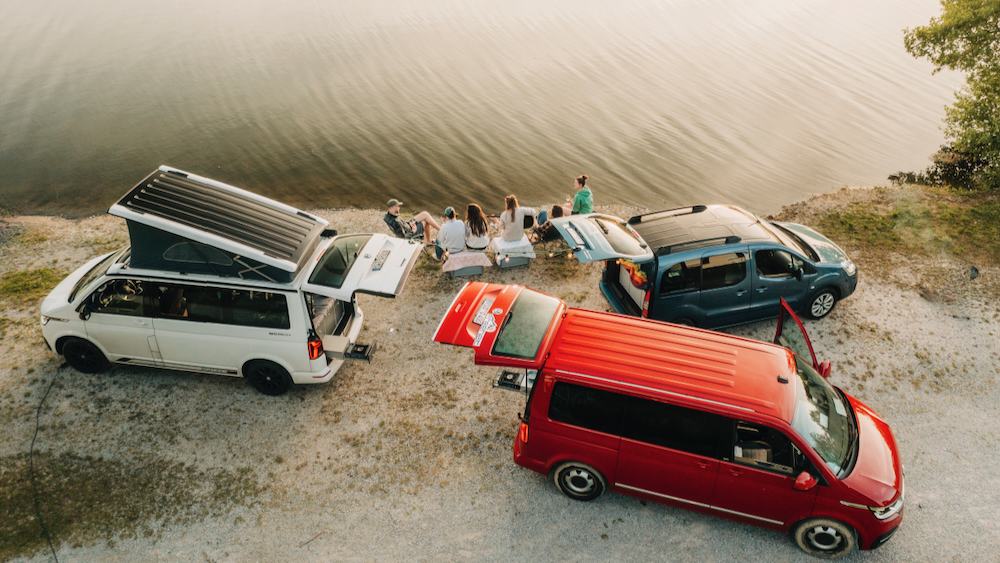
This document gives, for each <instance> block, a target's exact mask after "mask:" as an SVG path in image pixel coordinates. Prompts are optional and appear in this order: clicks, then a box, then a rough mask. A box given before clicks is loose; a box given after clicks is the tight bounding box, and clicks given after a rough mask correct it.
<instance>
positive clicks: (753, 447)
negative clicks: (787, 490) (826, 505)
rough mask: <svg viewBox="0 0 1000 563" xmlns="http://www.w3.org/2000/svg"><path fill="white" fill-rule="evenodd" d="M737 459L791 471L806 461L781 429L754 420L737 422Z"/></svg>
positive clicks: (735, 446) (773, 469) (782, 471)
mask: <svg viewBox="0 0 1000 563" xmlns="http://www.w3.org/2000/svg"><path fill="white" fill-rule="evenodd" d="M733 461H735V462H737V463H743V464H746V465H751V466H755V467H760V468H765V469H770V470H772V471H777V472H779V473H785V474H788V475H791V474H792V473H794V471H795V469H797V468H798V467H799V466H801V465H802V454H801V453H800V452H799V450H798V448H796V447H795V444H793V443H792V441H791V440H789V439H788V437H786V436H785V435H784V434H782V433H781V432H779V431H777V430H775V429H773V428H768V427H767V426H764V425H763V424H756V423H753V422H745V421H742V420H740V421H737V422H736V443H735V444H734V445H733Z"/></svg>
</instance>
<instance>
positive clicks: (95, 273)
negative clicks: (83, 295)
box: [69, 251, 121, 303]
mask: <svg viewBox="0 0 1000 563" xmlns="http://www.w3.org/2000/svg"><path fill="white" fill-rule="evenodd" d="M120 252H121V251H118V252H114V253H112V254H109V255H108V257H107V258H105V259H104V260H101V261H100V262H98V263H97V265H96V266H94V267H93V268H91V269H90V271H89V272H87V273H86V275H84V276H83V277H82V278H80V281H78V282H76V285H74V286H73V291H71V292H70V294H69V303H72V302H73V300H74V299H76V296H77V295H79V294H80V290H81V289H84V288H85V287H87V286H88V285H90V283H91V282H93V281H94V280H96V279H97V278H99V277H101V276H103V275H104V273H105V272H107V271H108V268H110V267H111V263H112V262H114V261H115V257H116V256H118V254H120Z"/></svg>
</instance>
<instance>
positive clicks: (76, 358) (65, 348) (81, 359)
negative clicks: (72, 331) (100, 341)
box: [62, 338, 108, 373]
mask: <svg viewBox="0 0 1000 563" xmlns="http://www.w3.org/2000/svg"><path fill="white" fill-rule="evenodd" d="M62 354H63V357H64V358H66V363H67V364H69V365H70V367H72V368H73V369H75V370H76V371H78V372H81V373H100V372H102V371H104V370H106V369H108V359H107V358H106V357H104V352H101V350H100V348H98V347H97V346H94V345H93V344H92V343H91V342H88V341H86V340H84V339H82V338H67V339H66V342H63V345H62Z"/></svg>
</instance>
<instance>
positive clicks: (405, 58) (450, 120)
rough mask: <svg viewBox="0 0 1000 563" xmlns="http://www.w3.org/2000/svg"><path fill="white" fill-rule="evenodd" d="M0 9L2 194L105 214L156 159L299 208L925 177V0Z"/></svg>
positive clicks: (50, 4) (8, 1) (946, 95)
mask: <svg viewBox="0 0 1000 563" xmlns="http://www.w3.org/2000/svg"><path fill="white" fill-rule="evenodd" d="M0 1H2V3H3V5H4V7H3V14H4V17H3V18H2V19H0V77H2V79H0V205H6V206H8V207H14V208H16V209H19V210H20V211H24V212H36V213H58V214H64V215H69V216H79V215H83V214H90V213H101V212H103V211H104V210H106V209H107V208H108V207H109V206H110V205H111V204H112V203H113V202H114V201H116V200H117V199H118V198H119V197H120V196H121V195H122V194H123V193H124V192H125V191H127V190H128V189H129V188H131V187H132V186H133V185H135V184H136V183H137V182H138V181H139V180H141V179H142V178H144V177H145V175H146V174H148V173H149V172H151V171H152V170H153V169H155V168H156V167H157V166H159V165H160V164H167V165H170V166H174V167H176V168H180V169H183V170H187V171H189V172H192V173H196V174H201V175H203V176H208V177H210V178H214V179H217V180H221V181H224V182H228V183H231V184H234V185H236V186H239V187H242V188H246V189H249V190H252V191H255V192H259V193H261V194H264V195H267V196H270V197H274V198H277V199H279V200H281V201H284V202H286V203H289V204H291V205H296V206H303V207H329V206H345V205H358V206H378V207H382V206H384V203H385V201H386V200H388V199H389V198H390V197H397V198H399V199H402V200H403V201H404V202H406V204H407V205H406V206H405V207H404V211H405V210H409V211H418V210H419V209H421V208H427V209H429V210H431V211H432V212H434V213H436V214H440V213H441V211H442V209H443V208H444V207H445V206H446V205H454V206H456V207H458V206H462V205H464V204H466V203H468V202H469V201H475V202H479V203H481V204H483V207H484V208H485V209H487V211H491V212H498V211H500V210H501V208H502V197H503V196H504V195H505V194H508V193H514V194H517V195H518V197H519V199H520V200H521V202H522V204H528V205H531V204H540V203H547V202H548V203H551V202H553V201H555V200H561V199H562V198H563V197H565V196H566V195H568V194H570V193H571V192H572V179H573V178H574V177H575V176H577V175H579V174H581V173H586V174H588V175H589V176H590V177H591V182H590V183H591V186H592V188H593V190H594V197H595V200H596V202H597V203H598V204H605V203H635V204H641V205H645V206H649V207H654V208H656V207H667V206H676V205H686V204H691V203H713V202H732V203H736V204H740V205H743V206H745V207H747V208H749V209H751V210H753V211H756V212H760V213H767V212H773V211H777V210H778V209H779V208H780V206H781V205H782V204H783V203H789V202H791V201H795V200H798V199H802V198H804V197H807V196H809V195H810V194H813V193H818V192H824V191H829V190H831V189H835V188H837V187H840V186H845V185H849V186H854V185H871V184H884V183H886V182H887V181H886V177H887V176H888V175H889V174H891V173H893V172H896V171H899V170H917V169H922V168H924V167H926V166H927V164H928V163H929V162H928V160H927V157H928V156H929V155H930V154H931V153H933V152H934V151H935V150H936V149H937V147H938V146H939V145H940V144H942V143H943V142H944V137H943V134H942V132H941V129H940V126H941V119H942V117H943V115H944V106H946V105H948V104H950V103H951V102H952V99H953V92H954V90H955V89H956V88H958V87H960V85H961V76H959V75H956V74H951V73H947V72H942V73H940V74H938V75H933V76H932V75H931V70H932V67H931V65H930V64H929V63H927V62H926V61H917V60H915V59H913V58H912V57H910V55H908V54H907V53H906V52H905V50H904V48H903V32H902V29H903V28H905V27H914V26H918V25H924V24H926V23H927V22H928V21H929V19H930V18H931V17H933V16H935V15H937V14H938V13H939V12H940V5H939V3H938V1H937V0H836V1H823V0H810V1H806V2H795V1H791V0H698V1H693V0H653V1H651V0H614V1H611V0H602V1H592V0H549V1H544V0H504V1H502V2H500V1H497V0H466V1H457V0H283V1H281V2H266V1H262V0H176V1H173V2H165V3H149V2H136V1H134V0H93V1H90V2H80V1H79V0H73V1H69V0H44V1H41V2H23V1H15V0H0Z"/></svg>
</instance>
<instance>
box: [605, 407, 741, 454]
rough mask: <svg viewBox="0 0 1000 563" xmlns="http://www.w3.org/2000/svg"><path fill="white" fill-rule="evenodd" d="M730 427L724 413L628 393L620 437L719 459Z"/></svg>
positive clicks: (725, 446)
mask: <svg viewBox="0 0 1000 563" xmlns="http://www.w3.org/2000/svg"><path fill="white" fill-rule="evenodd" d="M732 429H733V425H732V421H731V420H730V419H728V418H726V417H724V416H720V415H717V414H712V413H707V412H702V411H697V410H694V409H689V408H685V407H678V406H675V405H668V404H666V403H659V402H657V401H651V400H649V399H639V398H637V397H629V401H628V407H627V408H626V411H625V424H624V427H623V428H622V437H623V438H630V439H632V440H638V441H640V442H645V443H647V444H653V445H657V446H663V447H666V448H672V449H675V450H680V451H682V452H687V453H691V454H695V455H701V456H706V457H713V458H716V459H721V458H722V457H725V455H726V448H727V447H728V446H729V445H730V436H731V434H732Z"/></svg>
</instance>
